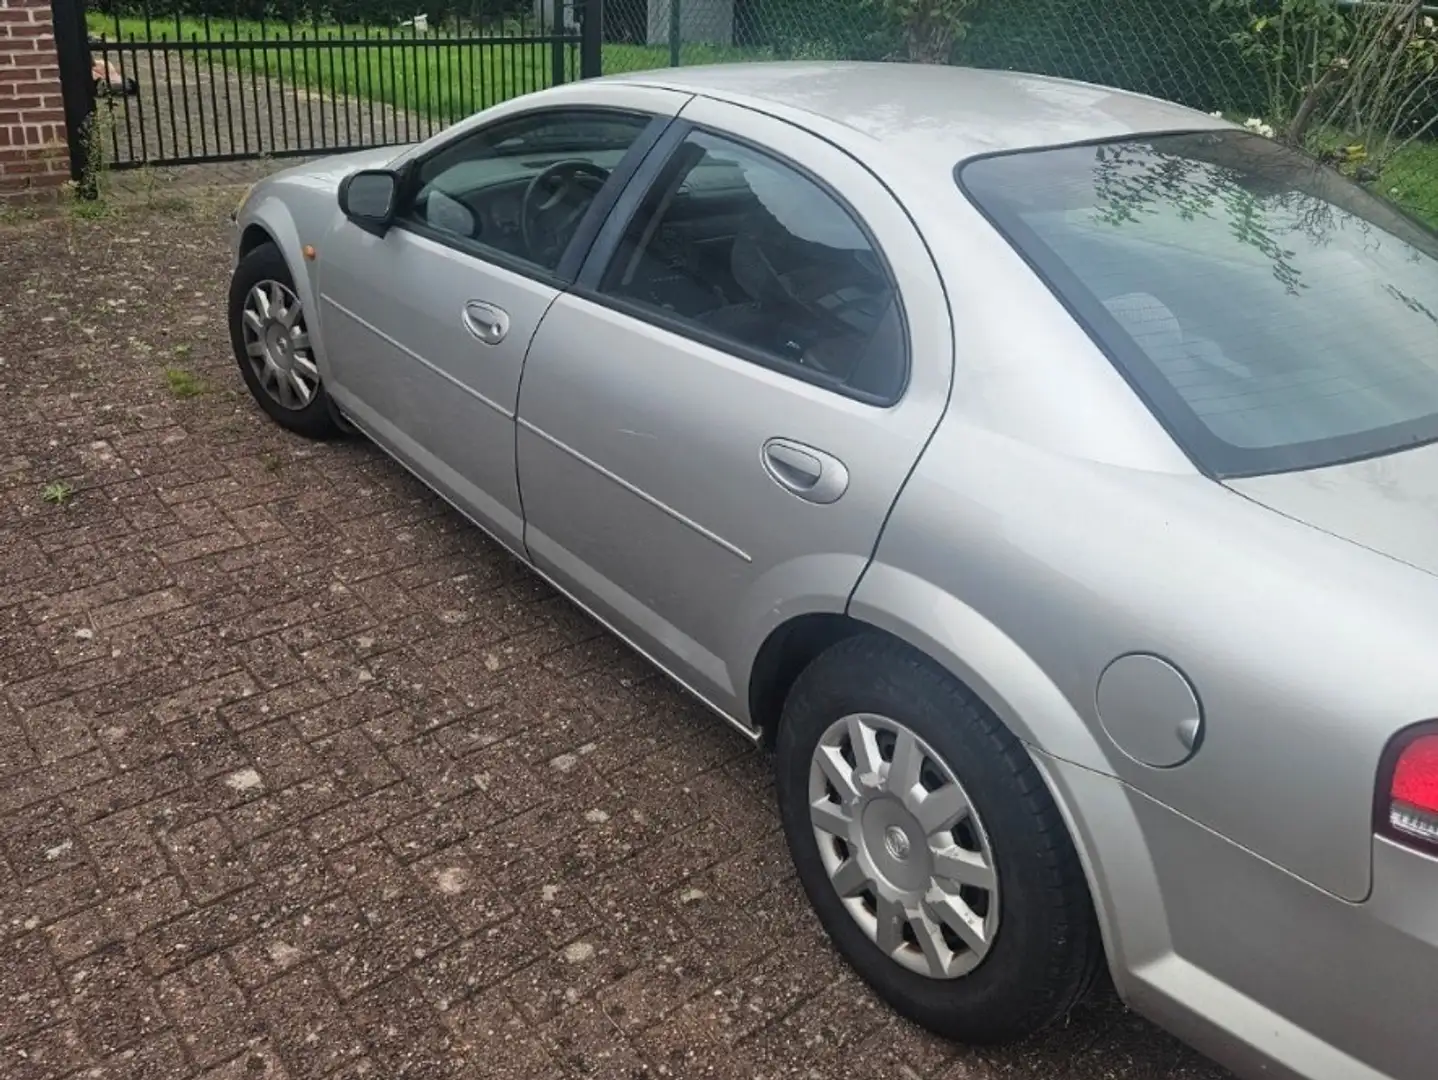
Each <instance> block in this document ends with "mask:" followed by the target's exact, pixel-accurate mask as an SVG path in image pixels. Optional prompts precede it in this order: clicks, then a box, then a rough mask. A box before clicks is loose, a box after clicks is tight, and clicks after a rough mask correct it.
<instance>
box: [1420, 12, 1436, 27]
mask: <svg viewBox="0 0 1438 1080" xmlns="http://www.w3.org/2000/svg"><path fill="white" fill-rule="evenodd" d="M1435 25H1438V23H1434V22H1433V16H1432V15H1424V16H1423V29H1424V30H1432V29H1433V27H1434V26H1435Z"/></svg>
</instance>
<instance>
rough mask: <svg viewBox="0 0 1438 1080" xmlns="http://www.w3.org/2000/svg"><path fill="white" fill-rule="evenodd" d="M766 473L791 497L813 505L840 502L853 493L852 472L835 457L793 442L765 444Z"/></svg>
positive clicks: (780, 440)
mask: <svg viewBox="0 0 1438 1080" xmlns="http://www.w3.org/2000/svg"><path fill="white" fill-rule="evenodd" d="M763 458H764V471H765V472H767V473H768V474H769V477H770V479H772V480H773V481H774V483H776V484H778V485H779V486H780V487H781V488H783V489H784V490H785V491H787V492H789V493H790V494H793V495H797V496H799V498H801V499H806V500H807V501H809V502H812V503H819V504H821V505H827V504H828V503H831V502H836V501H837V500H838V499H839V497H840V496H841V495H843V494H844V492H845V491H847V490H848V489H849V470H848V468H847V467H846V466H845V465H844V463H843V462H842V461H840V460H839V459H838V458H836V457H834V456H833V455H832V454H826V453H824V451H822V450H816V449H814V448H813V447H812V446H805V445H804V444H803V443H797V442H793V441H792V440H790V439H770V440H769V441H768V442H766V443H765V444H764V455H763Z"/></svg>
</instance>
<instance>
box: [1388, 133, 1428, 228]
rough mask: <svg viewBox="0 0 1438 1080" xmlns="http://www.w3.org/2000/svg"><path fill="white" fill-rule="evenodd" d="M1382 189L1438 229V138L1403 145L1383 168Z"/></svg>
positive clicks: (1389, 196)
mask: <svg viewBox="0 0 1438 1080" xmlns="http://www.w3.org/2000/svg"><path fill="white" fill-rule="evenodd" d="M1379 190H1380V191H1381V192H1382V193H1383V194H1384V195H1386V196H1388V198H1390V199H1392V200H1393V201H1394V202H1396V203H1398V204H1399V205H1400V206H1403V207H1405V208H1406V209H1407V210H1409V211H1410V212H1412V213H1413V214H1415V215H1417V216H1418V217H1420V218H1422V219H1424V220H1425V221H1427V222H1428V223H1429V224H1430V225H1432V226H1433V227H1434V228H1435V229H1438V141H1428V142H1415V143H1410V144H1409V145H1408V146H1406V147H1404V148H1403V149H1402V150H1401V151H1399V153H1398V154H1397V155H1396V156H1395V157H1394V158H1393V160H1392V161H1391V162H1389V164H1388V168H1386V169H1385V170H1384V171H1383V179H1382V180H1380V181H1379Z"/></svg>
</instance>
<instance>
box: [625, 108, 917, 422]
mask: <svg viewBox="0 0 1438 1080" xmlns="http://www.w3.org/2000/svg"><path fill="white" fill-rule="evenodd" d="M600 291H601V292H602V293H606V294H608V295H610V296H613V297H616V298H619V299H621V300H623V301H626V302H627V303H628V304H630V305H632V306H634V307H636V308H638V309H639V310H640V311H642V312H645V313H650V314H654V315H657V316H659V317H660V318H661V319H662V320H664V321H667V322H670V323H671V324H673V325H675V327H676V328H677V329H680V330H681V332H683V331H689V332H693V333H695V334H696V335H697V336H700V337H701V338H707V339H711V340H713V341H714V343H715V344H716V345H718V346H719V347H721V348H726V349H730V350H732V351H735V352H738V353H739V354H740V355H743V356H745V357H746V358H749V359H752V360H755V361H757V362H759V363H763V364H765V365H768V366H773V367H775V368H777V369H779V370H782V371H786V372H788V373H791V374H796V375H800V376H801V377H804V378H807V379H809V380H811V381H815V382H818V383H820V384H822V385H829V386H832V387H834V388H836V389H841V390H844V391H845V392H849V393H852V394H854V395H856V396H860V397H863V398H866V399H876V400H882V401H886V402H887V401H892V400H893V399H895V398H897V396H898V395H899V393H900V392H901V391H902V389H903V385H904V379H905V376H906V352H905V338H904V326H903V318H902V315H901V312H900V309H899V302H898V297H897V294H896V291H895V289H894V286H893V283H892V281H891V279H890V277H889V274H888V272H887V270H886V268H885V266H884V263H883V260H882V259H881V258H880V256H879V254H878V252H877V251H876V250H875V249H874V247H873V245H872V244H871V243H870V241H869V239H868V237H867V235H866V234H865V232H864V230H863V229H862V228H860V226H859V225H858V223H857V222H856V221H855V220H854V218H853V216H852V215H851V214H850V213H849V211H848V210H847V209H845V208H844V207H843V206H842V205H840V203H839V202H838V201H837V200H836V199H835V198H834V197H833V196H832V195H830V194H829V193H828V192H827V191H825V190H824V189H823V188H821V187H820V186H819V185H818V184H817V183H815V182H814V181H812V180H810V179H809V178H807V177H806V176H804V175H803V174H801V173H800V172H799V171H797V170H796V169H794V168H793V167H792V166H789V165H786V164H784V163H783V162H781V161H779V160H777V159H776V158H773V157H770V156H768V155H766V154H762V153H760V152H758V151H756V150H752V149H750V148H748V147H746V146H743V145H741V144H739V143H736V142H731V141H729V140H726V139H723V138H720V137H717V136H714V135H709V134H705V133H702V132H694V133H691V134H690V135H689V136H688V137H687V138H686V139H685V140H684V142H683V143H682V144H681V145H680V146H679V148H678V149H677V150H676V151H675V153H674V156H673V157H672V158H671V159H670V160H669V162H668V163H667V165H666V167H665V169H664V171H663V172H662V173H661V174H660V176H659V178H658V179H657V180H656V181H655V183H654V186H653V187H652V188H651V189H650V190H649V191H648V193H647V194H646V196H645V198H644V201H643V203H642V204H641V206H640V208H639V210H638V212H637V213H636V214H635V216H634V219H633V220H632V221H631V222H630V224H629V227H628V229H627V231H626V233H625V235H624V237H623V240H622V241H621V242H620V244H619V246H618V248H617V250H616V253H615V255H614V257H613V260H612V261H611V262H610V264H609V266H608V268H607V269H606V271H605V275H604V278H603V280H602V282H601V284H600Z"/></svg>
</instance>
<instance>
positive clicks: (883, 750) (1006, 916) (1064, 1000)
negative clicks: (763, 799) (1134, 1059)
mask: <svg viewBox="0 0 1438 1080" xmlns="http://www.w3.org/2000/svg"><path fill="white" fill-rule="evenodd" d="M776 756H777V762H776V765H777V769H778V792H779V804H780V812H781V815H782V817H783V822H784V832H785V835H786V837H787V838H788V842H789V849H790V852H791V853H792V855H793V858H794V863H795V866H796V868H797V869H798V873H799V879H800V881H801V882H802V884H803V886H804V889H805V891H806V892H807V893H808V895H809V899H810V901H811V902H812V903H813V905H814V908H815V910H816V912H817V913H818V915H819V919H820V921H821V922H822V923H823V925H824V928H825V930H826V931H827V932H828V934H829V937H830V938H831V940H832V941H833V942H834V944H835V946H836V947H837V948H838V950H839V952H840V953H842V954H843V956H844V957H845V959H847V960H848V961H849V963H851V964H852V965H853V966H854V968H855V969H856V970H857V971H858V972H859V974H860V975H861V976H862V977H863V978H864V979H865V980H866V981H867V982H868V983H869V984H870V985H871V986H872V987H873V988H874V989H875V991H877V993H878V994H879V996H880V997H882V998H884V1000H885V1001H887V1002H888V1003H889V1004H890V1005H892V1006H893V1007H894V1008H895V1009H897V1010H898V1011H899V1012H900V1013H902V1014H903V1015H904V1016H907V1017H908V1018H909V1019H911V1020H913V1021H915V1022H917V1023H919V1024H921V1025H923V1026H924V1027H926V1028H929V1029H930V1030H932V1031H935V1032H937V1033H939V1034H941V1035H944V1036H946V1037H949V1038H954V1039H958V1040H960V1041H963V1042H969V1043H1002V1042H1009V1041H1013V1040H1015V1039H1020V1038H1023V1037H1025V1036H1027V1035H1030V1034H1032V1033H1033V1032H1035V1031H1037V1030H1039V1029H1041V1028H1043V1027H1044V1026H1046V1025H1048V1024H1049V1023H1051V1022H1053V1021H1055V1020H1057V1019H1059V1018H1060V1017H1062V1016H1063V1015H1064V1014H1066V1013H1067V1012H1068V1011H1069V1009H1071V1008H1072V1007H1073V1005H1074V1004H1075V1003H1076V1002H1077V1001H1078V1000H1079V999H1080V998H1081V997H1082V995H1083V994H1084V992H1085V991H1086V990H1087V989H1088V987H1089V986H1090V985H1091V983H1092V981H1093V978H1094V976H1095V974H1096V972H1097V971H1098V968H1099V965H1100V962H1101V960H1102V956H1103V951H1102V946H1101V943H1100V941H1099V936H1098V928H1097V925H1096V923H1095V919H1094V914H1093V907H1092V904H1091V902H1090V899H1089V895H1088V890H1087V886H1086V884H1085V882H1084V878H1083V873H1082V870H1081V868H1080V866H1079V861H1078V856H1077V854H1076V853H1075V851H1074V848H1073V843H1072V841H1071V840H1070V839H1069V836H1068V832H1067V830H1066V828H1065V826H1064V824H1063V821H1062V819H1061V818H1060V816H1059V813H1058V810H1057V808H1056V807H1055V805H1054V803H1053V800H1052V798H1051V797H1050V796H1049V793H1048V790H1047V788H1046V787H1045V786H1044V783H1043V781H1042V779H1041V778H1040V777H1039V775H1038V771H1037V770H1036V769H1035V767H1034V764H1033V762H1032V761H1031V760H1030V758H1029V756H1028V754H1027V752H1026V751H1025V750H1024V748H1023V747H1022V746H1021V745H1020V744H1019V742H1018V740H1017V739H1015V738H1014V736H1013V735H1012V734H1011V733H1010V732H1009V731H1008V730H1007V729H1006V728H1004V726H1003V725H1002V724H1001V723H1000V722H999V720H998V718H997V717H996V716H994V715H993V713H992V712H990V711H989V710H988V709H987V708H985V707H984V706H983V705H982V703H980V702H979V701H978V700H977V699H975V698H974V697H973V695H972V694H971V693H969V692H968V691H967V690H966V689H965V688H964V687H963V686H962V685H961V684H959V683H958V682H957V681H956V680H955V679H953V678H952V677H950V676H949V675H948V674H947V673H946V672H944V671H943V670H941V669H940V668H938V667H937V666H936V665H934V664H932V663H931V662H930V661H928V660H927V658H925V657H923V656H921V655H919V654H917V653H915V652H913V651H912V650H910V649H908V648H907V647H905V646H903V645H902V644H900V643H898V642H894V641H891V640H889V639H886V638H881V637H877V636H867V635H866V636H860V637H855V638H850V639H848V640H846V641H842V642H840V643H839V644H837V645H835V646H833V647H832V648H830V649H829V650H828V651H826V652H825V653H823V654H822V655H821V656H820V657H819V658H818V659H816V660H815V661H814V662H813V663H812V664H811V665H810V666H809V668H808V669H806V670H805V671H804V673H803V674H802V675H800V677H799V680H798V682H797V683H796V684H795V687H794V689H793V692H792V693H791V694H790V695H789V699H788V701H787V703H786V704H785V707H784V713H783V718H782V721H781V725H780V729H779V737H778V741H777V746H776Z"/></svg>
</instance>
